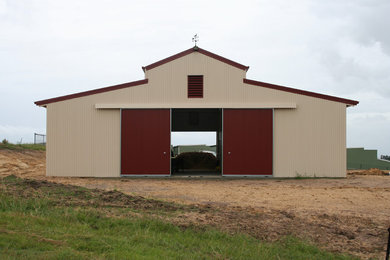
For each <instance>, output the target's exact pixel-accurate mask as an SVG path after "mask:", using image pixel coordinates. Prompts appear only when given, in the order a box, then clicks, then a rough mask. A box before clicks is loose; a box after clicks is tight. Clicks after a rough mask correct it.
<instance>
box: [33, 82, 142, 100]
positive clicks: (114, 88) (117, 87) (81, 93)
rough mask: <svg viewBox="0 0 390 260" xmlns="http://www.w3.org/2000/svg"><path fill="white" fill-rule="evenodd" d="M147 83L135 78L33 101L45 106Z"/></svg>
mask: <svg viewBox="0 0 390 260" xmlns="http://www.w3.org/2000/svg"><path fill="white" fill-rule="evenodd" d="M147 83H148V79H142V80H137V81H133V82H128V83H124V84H119V85H115V86H111V87H105V88H98V89H93V90H88V91H84V92H79V93H75V94H70V95H66V96H61V97H55V98H49V99H45V100H40V101H36V102H34V103H35V105H37V106H45V105H47V104H50V103H54V102H58V101H63V100H67V99H72V98H78V97H84V96H89V95H93V94H98V93H103V92H108V91H113V90H117V89H122V88H128V87H134V86H138V85H142V84H147Z"/></svg>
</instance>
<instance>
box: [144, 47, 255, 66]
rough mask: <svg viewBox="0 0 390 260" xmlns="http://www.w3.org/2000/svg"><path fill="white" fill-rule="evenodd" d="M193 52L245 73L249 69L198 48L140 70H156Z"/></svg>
mask: <svg viewBox="0 0 390 260" xmlns="http://www.w3.org/2000/svg"><path fill="white" fill-rule="evenodd" d="M193 52H199V53H202V54H203V55H206V56H209V57H211V58H214V59H216V60H219V61H222V62H224V63H226V64H229V65H231V66H233V67H236V68H239V69H242V70H245V71H247V70H248V69H249V66H245V65H242V64H240V63H237V62H235V61H232V60H229V59H226V58H224V57H222V56H219V55H217V54H214V53H212V52H209V51H206V50H204V49H201V48H199V47H193V48H191V49H188V50H185V51H182V52H179V53H177V54H175V55H172V56H170V57H168V58H165V59H163V60H160V61H157V62H155V63H152V64H150V65H148V66H145V67H142V69H143V71H146V70H151V69H153V68H156V67H158V66H161V65H163V64H165V63H167V62H170V61H173V60H176V59H178V58H181V57H183V56H186V55H188V54H191V53H193Z"/></svg>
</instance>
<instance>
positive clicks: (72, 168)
mask: <svg viewBox="0 0 390 260" xmlns="http://www.w3.org/2000/svg"><path fill="white" fill-rule="evenodd" d="M145 75H146V78H148V79H149V83H148V84H145V85H140V86H134V87H129V88H125V89H120V90H115V91H110V92H105V93H99V94H94V95H90V96H84V97H79V98H75V99H70V100H66V101H61V102H57V103H51V104H49V105H48V106H47V122H48V123H47V174H48V175H55V176H97V177H115V176H119V173H120V169H119V168H120V110H119V109H96V108H95V106H96V105H97V104H111V105H113V106H115V104H118V107H119V106H126V104H129V107H137V104H139V106H140V107H145V106H146V107H147V106H148V105H149V106H150V107H155V106H156V104H157V105H158V104H161V105H164V107H183V108H185V107H198V108H205V107H212V106H213V105H215V104H223V107H226V108H227V107H242V106H243V105H245V104H248V105H249V104H250V106H253V104H294V106H295V104H296V108H293V109H275V112H274V116H275V119H274V125H275V129H274V131H275V132H274V162H273V164H274V176H275V177H295V176H297V175H308V176H313V175H314V174H315V175H316V176H318V177H319V176H328V177H344V176H345V168H346V151H345V113H346V111H345V110H346V106H345V105H344V104H342V103H337V102H333V101H328V100H323V99H318V98H313V97H308V96H303V95H299V94H293V93H288V92H283V91H278V90H273V89H268V88H262V87H258V86H252V85H248V84H244V83H243V78H244V77H245V71H243V70H240V69H237V68H235V67H232V66H230V65H228V64H226V63H222V62H220V61H217V60H215V59H212V58H210V57H207V56H205V55H202V54H199V53H196V52H195V53H192V54H190V55H187V56H184V57H182V58H179V59H177V60H174V61H172V62H169V63H166V64H164V65H162V66H159V67H156V68H154V69H152V70H150V71H146V74H145ZM188 75H204V98H200V99H192V98H188V97H187V76H188Z"/></svg>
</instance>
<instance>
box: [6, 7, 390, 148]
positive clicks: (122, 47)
mask: <svg viewBox="0 0 390 260" xmlns="http://www.w3.org/2000/svg"><path fill="white" fill-rule="evenodd" d="M389 14H390V1H389V0H350V1H348V0H327V1H321V0H302V1H300V0H296V1H289V0H285V1H278V0H272V1H268V0H267V1H265V0H264V1H246V0H241V1H226V0H224V1H211V0H207V1H204V0H196V1H182V0H177V1H166V0H165V1H147V0H142V1H128V0H126V1H113V0H110V1H108V0H107V1H99V0H93V1H92V0H83V1H80V0H78V1H73V0H68V1H59V0H56V1H50V0H35V1H34V0H30V1H27V0H26V1H23V0H10V1H7V0H0V97H1V98H0V139H1V140H2V139H3V138H6V139H8V140H10V141H11V142H18V141H20V140H22V141H23V142H32V141H33V133H34V132H38V133H45V124H46V121H45V114H46V111H45V109H44V108H40V107H36V106H35V105H34V104H33V102H34V101H37V100H41V99H46V98H51V97H56V96H60V95H65V94H70V93H75V92H80V91H85V90H89V89H94V88H100V87H105V86H110V85H115V84H119V83H124V82H129V81H134V80H139V79H143V78H144V75H143V72H142V70H141V66H145V65H148V64H150V63H153V62H155V61H158V60H160V59H162V58H166V57H168V56H170V55H173V54H176V53H178V52H180V51H183V50H186V49H188V48H190V47H191V46H193V43H192V42H191V38H192V36H193V35H194V34H195V33H198V35H199V36H200V41H199V46H200V47H201V48H204V49H206V50H209V51H211V52H214V53H217V54H219V55H221V56H224V57H227V58H229V59H232V60H234V61H237V62H239V63H241V64H244V65H247V66H250V69H249V71H248V73H247V78H250V79H255V80H259V81H265V82H270V83H274V84H281V85H285V86H290V87H295V88H300V89H304V90H309V91H314V92H320V93H324V94H329V95H335V96H340V97H344V98H349V99H354V100H359V101H360V104H359V105H358V106H356V107H351V108H348V112H347V146H348V147H365V148H369V149H378V150H379V152H378V153H379V154H390V33H389V26H390V15H389Z"/></svg>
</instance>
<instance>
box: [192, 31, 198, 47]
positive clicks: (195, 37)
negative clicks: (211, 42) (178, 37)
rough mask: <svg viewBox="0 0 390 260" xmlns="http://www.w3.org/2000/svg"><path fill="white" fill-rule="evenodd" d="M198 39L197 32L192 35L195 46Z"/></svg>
mask: <svg viewBox="0 0 390 260" xmlns="http://www.w3.org/2000/svg"><path fill="white" fill-rule="evenodd" d="M198 41H199V36H198V34H195V35H194V37H192V42H195V46H194V47H197V46H196V43H197V42H198Z"/></svg>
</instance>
